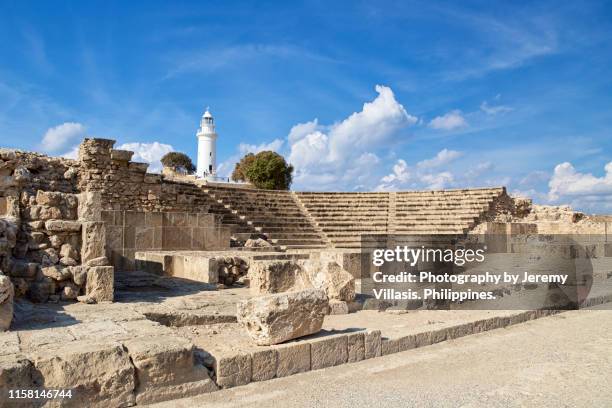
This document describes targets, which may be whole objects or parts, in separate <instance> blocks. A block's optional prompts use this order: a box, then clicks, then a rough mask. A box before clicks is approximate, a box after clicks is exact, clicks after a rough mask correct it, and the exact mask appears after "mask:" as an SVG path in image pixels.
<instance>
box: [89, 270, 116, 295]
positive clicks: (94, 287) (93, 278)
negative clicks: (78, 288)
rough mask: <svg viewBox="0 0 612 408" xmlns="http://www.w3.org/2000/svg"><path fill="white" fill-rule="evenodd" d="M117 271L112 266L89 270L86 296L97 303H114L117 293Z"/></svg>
mask: <svg viewBox="0 0 612 408" xmlns="http://www.w3.org/2000/svg"><path fill="white" fill-rule="evenodd" d="M114 281H115V269H114V268H113V267H112V266H94V267H93V268H89V269H88V270H87V285H86V287H85V288H86V290H85V295H86V296H87V297H88V298H89V299H92V300H94V301H96V302H112V301H113V299H114V291H115V282H114Z"/></svg>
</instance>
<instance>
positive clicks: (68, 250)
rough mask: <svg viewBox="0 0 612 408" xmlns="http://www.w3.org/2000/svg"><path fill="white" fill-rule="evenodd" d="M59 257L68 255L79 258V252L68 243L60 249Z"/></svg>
mask: <svg viewBox="0 0 612 408" xmlns="http://www.w3.org/2000/svg"><path fill="white" fill-rule="evenodd" d="M60 257H61V258H64V257H68V258H72V259H79V253H78V252H77V250H76V249H75V248H74V247H73V246H72V245H70V244H64V245H62V246H61V249H60Z"/></svg>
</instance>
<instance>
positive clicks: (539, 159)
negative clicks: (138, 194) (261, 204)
mask: <svg viewBox="0 0 612 408" xmlns="http://www.w3.org/2000/svg"><path fill="white" fill-rule="evenodd" d="M290 3H291V4H290ZM611 17H612V6H611V5H610V4H606V3H605V2H537V3H530V2H499V3H494V2H486V1H482V2H464V1H462V2H406V1H398V2H384V1H380V2H378V1H377V2H373V1H367V2H358V1H351V2H340V1H337V2H330V1H315V2H304V3H297V2H295V3H294V2H261V1H260V2H240V3H239V2H172V3H171V2H153V1H150V2H146V3H142V2H112V1H104V2H93V1H92V2H59V1H58V2H23V1H0V145H2V146H4V147H11V148H20V149H24V150H36V151H45V152H47V153H49V154H52V155H64V154H69V153H70V152H71V151H72V150H73V149H74V146H75V145H77V144H78V142H79V139H80V138H81V137H84V136H85V135H87V136H97V137H106V138H112V139H116V140H117V146H122V147H127V148H131V149H133V150H136V151H137V157H138V158H139V159H140V160H146V161H151V162H152V163H153V164H152V167H153V168H155V167H156V164H155V163H156V161H157V160H158V159H159V157H160V155H161V154H163V153H164V152H166V151H168V150H170V149H172V150H179V151H184V152H185V153H187V154H189V155H190V156H191V157H192V158H194V159H195V156H196V148H197V145H196V139H195V131H196V128H197V126H198V122H199V118H200V116H201V114H202V112H203V109H204V108H205V107H206V106H210V107H211V111H212V113H213V115H214V116H215V118H216V121H217V130H218V133H219V140H218V156H219V159H220V161H221V162H222V163H221V166H220V171H221V172H229V171H231V168H232V165H233V163H235V161H237V160H238V159H239V158H240V156H241V155H242V154H244V153H245V152H247V151H258V150H261V149H274V150H277V151H279V152H280V153H282V154H283V155H285V157H286V158H288V159H289V160H290V161H291V162H292V163H293V164H294V165H295V167H296V177H295V183H294V187H295V188H296V189H300V190H304V189H308V190H322V189H328V190H347V191H353V190H375V189H377V190H397V189H425V188H433V189H437V188H457V187H478V186H488V185H506V186H507V187H508V190H509V191H510V192H513V193H516V194H523V195H528V196H531V197H533V198H534V200H535V201H536V202H538V203H542V204H571V205H572V206H574V207H576V208H578V209H582V210H585V211H587V212H610V209H611V208H610V206H612V205H611V204H608V203H610V202H612V201H611V200H610V199H611V198H612V164H608V163H610V162H612V158H611V156H612V155H611V153H612V137H611V133H610V125H611V123H612V109H611V108H612V103H611V102H612V72H611V71H612V68H611V67H612V42H611V41H610V39H611V38H612V35H611V34H612V18H611Z"/></svg>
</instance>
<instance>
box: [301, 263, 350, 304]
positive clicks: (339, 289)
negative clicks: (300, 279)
mask: <svg viewBox="0 0 612 408" xmlns="http://www.w3.org/2000/svg"><path fill="white" fill-rule="evenodd" d="M302 269H303V272H304V273H305V276H306V279H308V281H309V282H310V285H311V286H312V287H313V288H315V289H323V290H325V293H326V294H327V297H329V298H330V299H334V300H342V301H345V302H350V301H352V300H353V299H355V278H354V277H353V275H351V274H350V273H348V272H347V271H346V270H345V269H344V268H342V266H340V265H339V264H338V263H337V262H336V261H326V260H323V261H321V260H317V259H309V260H307V261H305V262H304V263H303V265H302Z"/></svg>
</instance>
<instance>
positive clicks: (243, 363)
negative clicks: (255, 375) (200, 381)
mask: <svg viewBox="0 0 612 408" xmlns="http://www.w3.org/2000/svg"><path fill="white" fill-rule="evenodd" d="M251 364H252V360H251V356H250V355H249V354H236V355H232V356H224V357H220V358H217V360H216V361H215V374H216V375H217V384H218V385H219V387H222V388H229V387H235V386H237V385H245V384H248V383H249V382H251V370H252V366H251Z"/></svg>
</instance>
